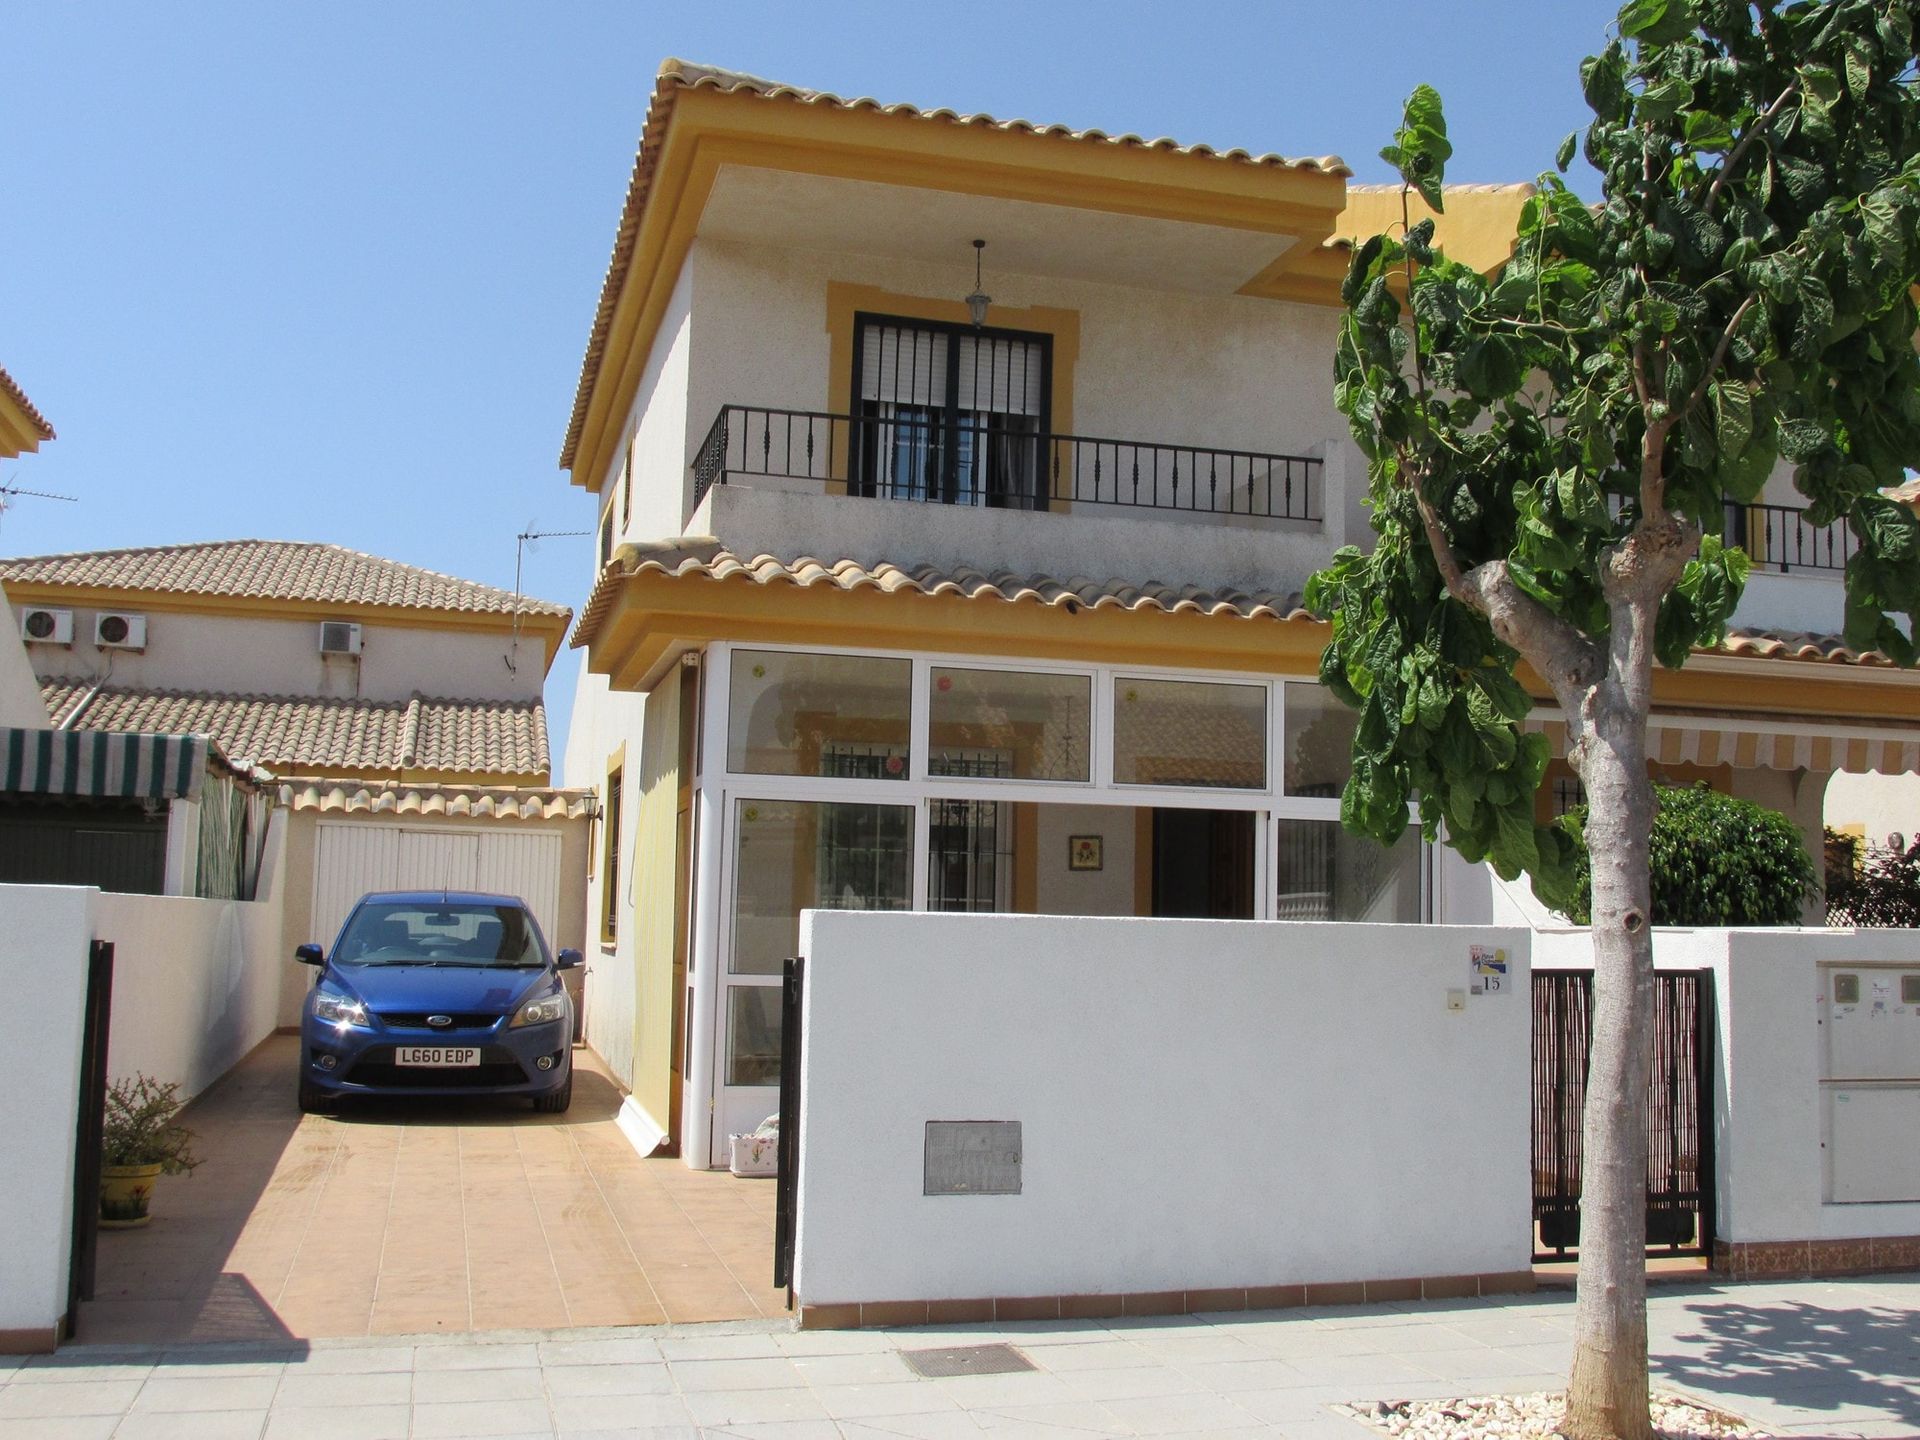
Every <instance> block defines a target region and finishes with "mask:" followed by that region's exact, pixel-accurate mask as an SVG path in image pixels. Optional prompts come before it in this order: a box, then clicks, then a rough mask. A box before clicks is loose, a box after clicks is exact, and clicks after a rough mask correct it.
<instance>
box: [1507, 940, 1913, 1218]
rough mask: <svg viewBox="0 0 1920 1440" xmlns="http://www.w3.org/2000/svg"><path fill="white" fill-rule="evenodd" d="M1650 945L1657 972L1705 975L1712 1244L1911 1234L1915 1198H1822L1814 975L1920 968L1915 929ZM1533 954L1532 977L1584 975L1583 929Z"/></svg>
mask: <svg viewBox="0 0 1920 1440" xmlns="http://www.w3.org/2000/svg"><path fill="white" fill-rule="evenodd" d="M1653 946H1654V964H1655V966H1656V968H1658V969H1661V970H1711V971H1712V972H1713V988H1714V997H1713V1003H1714V1029H1715V1036H1714V1072H1715V1075H1714V1080H1715V1084H1714V1151H1715V1167H1714V1169H1715V1176H1716V1183H1717V1186H1718V1194H1717V1196H1716V1209H1717V1214H1716V1216H1715V1225H1714V1229H1715V1234H1716V1238H1717V1239H1719V1240H1721V1241H1724V1242H1727V1243H1730V1244H1745V1243H1754V1242H1763V1241H1783V1240H1784V1241H1805V1240H1856V1239H1866V1238H1874V1237H1894V1236H1913V1235H1920V1202H1914V1203H1892V1202H1881V1203H1866V1204H1858V1203H1856V1204H1834V1203H1830V1202H1828V1201H1827V1199H1826V1155H1825V1148H1824V1144H1823V1135H1822V1117H1821V1104H1822V1096H1821V1085H1820V1081H1821V1076H1822V1073H1823V1064H1822V1059H1821V1055H1822V1048H1821V1047H1822V1042H1823V1037H1822V1033H1821V1030H1820V1013H1821V1008H1822V999H1823V996H1824V994H1825V990H1824V987H1823V983H1822V975H1821V971H1820V968H1819V967H1820V966H1822V965H1840V966H1870V965H1876V964H1880V965H1902V966H1911V967H1920V931H1914V930H1825V929H1781V930H1724V929H1699V930H1680V929H1661V930H1657V931H1655V932H1654V941H1653ZM1533 949H1534V965H1535V968H1537V969H1540V970H1590V969H1592V968H1593V951H1592V948H1591V941H1590V940H1589V938H1588V934H1587V932H1586V931H1585V930H1574V929H1565V930H1558V931H1552V932H1542V933H1540V934H1538V935H1536V936H1534V943H1533ZM1905 1143H1913V1142H1912V1137H1908V1139H1907V1141H1906V1142H1905Z"/></svg>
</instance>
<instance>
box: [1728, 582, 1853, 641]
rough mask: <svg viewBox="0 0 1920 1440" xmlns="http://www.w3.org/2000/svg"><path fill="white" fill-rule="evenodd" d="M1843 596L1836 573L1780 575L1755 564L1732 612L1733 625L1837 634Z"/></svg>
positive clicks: (1844, 604) (1843, 610)
mask: <svg viewBox="0 0 1920 1440" xmlns="http://www.w3.org/2000/svg"><path fill="white" fill-rule="evenodd" d="M1846 608H1847V597H1846V590H1845V587H1844V586H1843V585H1842V584H1841V581H1840V577H1839V575H1837V574H1822V573H1819V572H1811V573H1806V572H1803V573H1798V574H1790V575H1782V574H1780V573H1779V572H1778V571H1777V570H1769V569H1766V568H1764V567H1762V566H1759V565H1756V566H1754V567H1753V569H1752V570H1751V571H1749V572H1748V574H1747V588H1746V589H1745V590H1743V591H1742V592H1741V594H1740V604H1739V605H1738V606H1737V607H1736V608H1735V610H1734V612H1733V623H1734V624H1735V625H1754V626H1758V627H1760V628H1762V629H1767V630H1786V631H1789V632H1792V633H1794V634H1799V633H1801V632H1803V631H1810V632H1812V633H1813V634H1816V635H1837V634H1839V633H1840V630H1841V628H1842V627H1843V626H1844V625H1845V624H1846V618H1847V615H1846Z"/></svg>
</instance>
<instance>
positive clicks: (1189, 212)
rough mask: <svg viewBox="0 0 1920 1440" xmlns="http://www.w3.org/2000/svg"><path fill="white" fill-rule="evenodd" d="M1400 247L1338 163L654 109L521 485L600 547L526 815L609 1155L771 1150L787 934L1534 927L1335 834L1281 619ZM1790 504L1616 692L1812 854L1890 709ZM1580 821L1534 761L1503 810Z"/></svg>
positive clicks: (662, 89)
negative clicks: (586, 1006)
mask: <svg viewBox="0 0 1920 1440" xmlns="http://www.w3.org/2000/svg"><path fill="white" fill-rule="evenodd" d="M1528 193H1529V191H1528V189H1527V187H1524V186H1466V187H1460V188H1459V189H1458V190H1456V191H1454V192H1450V193H1449V196H1448V202H1447V209H1446V214H1445V216H1444V217H1443V218H1442V221H1441V230H1440V239H1441V242H1442V243H1443V244H1445V245H1446V246H1447V247H1448V249H1449V251H1450V253H1452V254H1453V255H1454V256H1455V257H1456V258H1461V259H1466V260H1469V261H1470V262H1471V263H1474V264H1476V265H1478V266H1480V267H1482V268H1492V267H1493V266H1496V265H1498V264H1499V263H1500V262H1501V260H1502V259H1503V258H1504V250H1503V249H1502V247H1503V245H1504V243H1505V241H1504V239H1503V237H1505V236H1509V235H1510V234H1511V233H1512V229H1511V222H1512V218H1513V213H1514V210H1515V207H1517V206H1518V205H1520V204H1522V203H1524V201H1525V199H1526V197H1527V195H1528ZM1397 205H1398V197H1397V194H1394V193H1392V192H1388V191H1384V190H1379V189H1370V188H1368V187H1363V186H1356V185H1351V184H1349V183H1348V171H1347V169H1346V167H1345V166H1344V165H1343V164H1341V162H1340V161H1338V160H1337V159H1331V158H1322V159H1288V158H1283V157H1281V156H1278V155H1255V154H1250V153H1248V152H1246V151H1243V150H1219V151H1216V150H1212V149H1209V148H1207V147H1204V146H1196V145H1180V144H1176V143H1174V142H1172V141H1169V140H1151V141H1149V140H1142V139H1140V138H1139V137H1137V136H1130V135H1123V136H1113V135H1108V134H1105V133H1103V132H1100V131H1097V130H1086V131H1073V130H1068V129H1066V128H1064V127H1060V126H1045V125H1038V124H1033V123H1030V122H1027V121H1020V120H1015V121H1001V120H995V119H992V118H991V117H987V116H982V115H959V114H956V113H955V112H953V111H951V110H922V109H919V108H916V107H914V106H910V105H882V104H879V103H877V102H874V101H871V100H864V99H862V100H844V99H841V98H839V97H836V96H833V95H829V94H822V93H819V92H815V91H811V90H805V89H800V88H796V87H793V86H787V85H779V84H774V83H771V82H769V81H765V80H760V79H756V78H753V77H750V76H746V75H739V74H734V73H730V72H727V71H723V70H715V69H710V68H706V67H702V66H696V65H690V64H686V63H683V62H680V61H672V60H670V61H668V62H667V63H666V64H665V65H663V66H662V67H661V69H660V71H659V75H658V79H657V82H656V85H655V88H654V91H653V96H652V103H651V106H650V108H649V110H648V113H647V116H646V120H645V126H644V131H643V133H642V136H641V140H640V145H639V151H638V155H637V157H636V159H635V163H634V168H633V175H632V181H631V184H630V187H629V190H628V193H627V197H626V202H625V206H624V209H623V211H622V213H621V216H620V221H619V226H618V230H617V232H616V236H615V241H614V248H613V256H612V261H611V264H610V266H609V269H608V272H607V275H606V280H605V284H604V288H603V290H602V293H601V297H600V302H599V307H598V310H597V312H596V314H595V316H594V318H593V322H592V328H591V333H590V337H589V341H588V345H587V352H586V358H585V363H584V366H583V369H582V373H581V377H580V382H579V389H578V393H577V395H576V398H575V402H574V408H573V413H572V416H571V418H570V420H569V422H568V425H567V430H566V438H565V443H564V447H563V450H562V454H561V465H562V467H563V468H564V469H566V470H567V471H569V472H570V474H571V478H572V481H573V483H574V484H576V485H578V486H580V487H582V488H583V489H584V490H586V491H587V492H588V493H589V494H590V495H592V496H593V497H594V498H595V502H596V504H597V507H598V521H597V533H598V537H599V539H598V545H597V551H596V571H595V578H594V582H593V587H592V591H591V595H590V598H589V599H588V601H587V603H586V606H585V608H584V611H583V613H582V615H581V617H580V621H579V625H578V628H577V629H576V630H575V632H574V635H573V643H574V644H575V645H578V646H583V647H585V649H586V652H587V656H586V661H587V663H586V665H585V667H584V670H583V673H582V678H581V681H580V688H579V692H578V695H577V698H576V701H575V706H574V710H573V720H572V726H571V730H570V734H569V736H568V741H567V757H566V758H567V766H566V774H567V778H568V780H569V781H570V782H572V783H575V784H592V785H594V786H595V787H596V788H598V789H599V790H600V791H601V794H602V797H603V798H602V806H603V809H604V812H605V815H606V824H605V825H604V827H603V828H602V830H601V833H600V841H599V845H598V847H597V850H596V854H595V856H594V859H593V866H592V878H591V882H590V885H589V901H588V904H589V911H590V921H589V924H590V929H591V930H592V931H593V932H594V934H593V938H594V939H595V940H597V941H598V942H599V947H600V948H599V955H600V959H599V962H598V963H599V969H600V974H599V976H598V978H597V980H596V984H597V985H598V986H599V988H598V990H597V991H596V997H597V1003H596V1005H595V1006H594V1007H593V1009H592V1010H591V1012H590V1014H589V1016H588V1030H589V1037H590V1038H591V1039H592V1040H593V1042H594V1044H595V1045H596V1047H597V1048H599V1049H600V1051H601V1052H602V1053H603V1054H604V1055H605V1056H607V1058H608V1059H609V1061H610V1062H611V1063H612V1064H613V1066H614V1068H615V1069H616V1070H617V1071H618V1073H619V1074H620V1075H621V1077H622V1078H623V1079H624V1080H626V1081H627V1082H628V1083H629V1084H630V1085H631V1087H632V1091H633V1094H632V1097H631V1099H630V1100H629V1102H628V1109H627V1115H626V1119H627V1122H628V1128H629V1130H630V1133H633V1134H635V1135H636V1137H637V1138H638V1139H640V1140H641V1141H642V1142H643V1143H647V1144H651V1143H653V1142H654V1141H655V1140H658V1141H662V1142H664V1143H665V1144H666V1145H667V1146H668V1147H677V1149H678V1152H679V1153H680V1154H681V1155H682V1156H683V1157H684V1158H685V1160H686V1161H687V1163H689V1164H692V1165H696V1166H704V1165H710V1164H716V1163H722V1162H723V1159H724V1155H725V1150H726V1141H727V1136H728V1135H729V1134H730V1133H733V1132H738V1131H744V1130H748V1129H751V1128H752V1127H753V1125H754V1124H755V1123H756V1122H758V1121H759V1120H760V1119H761V1118H762V1117H764V1116H766V1115H767V1114H768V1113H770V1112H771V1111H772V1110H773V1109H774V1108H775V1103H776V1098H777V1090H776V1085H777V1080H778V1076H779V1067H780V1050H781V1043H780V1041H781V1029H780V1016H781V1005H780V997H781V964H782V961H783V960H784V959H785V958H786V957H788V956H790V955H792V954H794V953H795V951H796V948H797V944H798V924H799V916H800V912H801V911H802V910H804V909H807V908H810V907H811V908H822V909H835V908H839V909H874V910H907V909H915V910H922V909H924V910H948V911H971V912H1038V913H1051V914H1058V915H1079V916H1210V917H1229V918H1232V917H1242V918H1250V919H1288V918H1298V919H1325V920H1391V921H1400V922H1405V923H1408V924H1422V923H1433V922H1441V921H1446V922H1462V923H1476V924H1484V923H1488V922H1493V921H1502V922H1511V921H1514V920H1516V919H1517V920H1521V921H1533V922H1540V921H1543V920H1544V917H1543V916H1542V915H1541V914H1540V912H1539V910H1538V907H1537V906H1536V905H1535V904H1534V902H1533V901H1532V898H1531V896H1530V894H1526V893H1523V892H1521V891H1514V890H1509V889H1508V887H1505V886H1503V885H1501V884H1499V883H1498V882H1497V880H1496V879H1495V878H1494V877H1493V876H1492V875H1491V872H1489V871H1487V870H1485V869H1484V868H1481V867H1475V866H1468V865H1466V864H1464V863H1463V862H1461V861H1460V860H1459V859H1458V857H1457V856H1453V855H1451V854H1450V853H1441V852H1436V851H1433V850H1431V849H1430V848H1429V847H1426V846H1424V845H1423V844H1422V843H1421V840H1420V838H1419V835H1418V833H1417V832H1414V831H1410V832H1409V834H1408V836H1407V837H1406V838H1405V839H1404V840H1403V841H1401V842H1400V844H1398V845H1397V846H1395V847H1394V848H1392V849H1391V850H1382V849H1380V848H1378V847H1376V846H1374V845H1372V844H1371V843H1368V842H1362V841H1358V840H1356V839H1354V838H1353V837H1352V836H1350V835H1348V834H1346V833H1345V832H1344V831H1343V830H1342V829H1341V827H1340V825H1339V821H1338V816H1339V799H1338V796H1339V792H1340V788H1341V786H1342V784H1343V783H1344V781H1345V779H1346V776H1347V769H1348V753H1349V740H1350V737H1351V730H1352V719H1351V716H1350V714H1349V713H1348V712H1347V711H1345V710H1344V709H1343V708H1342V707H1341V706H1340V705H1338V704H1337V703H1336V702H1334V701H1333V700H1332V698H1331V697H1330V696H1328V695H1327V694H1326V692H1325V691H1324V690H1322V689H1321V687H1320V686H1319V685H1318V684H1317V682H1316V674H1317V658H1318V655H1319V651H1320V649H1321V647H1322V644H1323V642H1324V637H1325V629H1324V627H1323V625H1322V624H1321V622H1319V621H1318V620H1316V619H1315V618H1314V617H1312V616H1311V615H1310V614H1308V613H1307V612H1306V611H1305V610H1304V609H1303V608H1302V607H1301V605H1300V602H1299V599H1298V595H1299V592H1300V590H1301V588H1302V586H1303V584H1304V582H1305V581H1306V579H1307V577H1308V575H1309V574H1310V573H1311V572H1312V571H1313V570H1314V569H1315V568H1317V567H1318V566H1320V565H1321V564H1322V563H1324V562H1325V560H1326V559H1327V558H1328V556H1329V555H1330V554H1331V553H1332V551H1333V549H1334V548H1335V547H1337V546H1339V545H1341V544H1346V543H1360V544H1364V543H1367V541H1368V540H1369V538H1370V532H1369V530H1368V528H1367V525H1366V515H1365V510H1364V506H1363V500H1364V493H1365V464H1364V461H1363V459H1362V457H1361V456H1360V455H1359V454H1358V452H1357V451H1356V449H1355V448H1354V446H1353V445H1352V443H1351V441H1350V439H1349V437H1348V433H1347V427H1346V424H1345V421H1344V420H1343V418H1342V417H1341V416H1340V415H1339V413H1338V412H1337V410H1336V409H1335V406H1334V402H1333V395H1332V386H1331V384H1330V380H1329V376H1330V366H1331V364H1332V360H1331V357H1332V354H1333V349H1334V343H1335V335H1336V329H1337V324H1338V319H1339V315H1340V302H1339V288H1340V282H1341V279H1342V277H1343V275H1344V273H1345V270H1346V267H1347V263H1348V256H1349V250H1350V245H1351V237H1353V236H1355V235H1358V234H1361V233H1369V232H1370V231H1371V230H1372V229H1373V228H1374V227H1375V225H1376V224H1377V223H1378V222H1379V220H1380V219H1381V218H1382V217H1383V216H1384V214H1385V212H1386V211H1387V209H1388V207H1389V206H1392V207H1397ZM1394 213H1395V214H1397V208H1395V211H1394ZM979 242H984V244H981V243H979ZM1796 504H1797V502H1796V500H1795V497H1794V492H1793V490H1792V487H1791V484H1790V483H1789V477H1788V476H1786V475H1785V474H1784V473H1783V474H1781V475H1777V476H1775V477H1774V478H1773V479H1772V481H1771V482H1770V483H1769V486H1768V488H1767V490H1766V492H1765V494H1764V496H1763V499H1762V502H1761V503H1757V504H1754V505H1750V506H1736V507H1730V509H1729V512H1728V516H1727V534H1728V535H1729V536H1730V537H1733V538H1735V539H1737V540H1738V541H1739V542H1740V543H1744V544H1745V545H1746V546H1747V547H1748V549H1749V551H1750V553H1751V554H1752V555H1753V557H1754V560H1755V565H1754V574H1753V578H1752V582H1751V584H1750V586H1749V588H1748V591H1747V595H1746V598H1745V600H1744V602H1743V604H1742V607H1741V611H1740V614H1739V616H1738V623H1737V628H1736V629H1735V630H1734V632H1733V633H1732V634H1731V635H1730V637H1729V639H1728V641H1727V642H1726V644H1725V645H1724V646H1723V647H1722V648H1720V649H1719V650H1717V651H1714V652H1712V653H1705V654H1701V655H1699V656H1697V657H1695V659H1694V661H1693V663H1691V664H1690V665H1689V666H1688V667H1687V668H1686V669H1685V670H1684V671H1682V672H1671V673H1664V672H1663V673H1662V674H1661V675H1660V676H1659V677H1658V683H1657V688H1656V707H1657V713H1656V715H1655V717H1654V721H1653V724H1654V735H1653V737H1652V749H1653V753H1654V755H1655V757H1656V759H1655V764H1656V766H1657V768H1658V769H1659V771H1660V772H1661V774H1662V775H1663V776H1664V777H1666V778H1668V779H1674V780H1688V781H1691V780H1705V781H1707V782H1709V783H1711V784H1713V785H1716V786H1719V787H1722V788H1724V789H1726V790H1728V791H1731V792H1733V793H1736V794H1739V795H1743V796H1747V797H1749V798H1752V799H1756V800H1759V801H1762V802H1764V803H1766V804H1769V805H1772V806H1774V807H1775V808H1778V809H1781V810H1783V811H1785V812H1786V813H1788V814H1789V815H1791V816H1792V817H1793V818H1794V820H1795V821H1796V823H1797V824H1799V825H1800V826H1801V828H1802V830H1803V831H1804V832H1805V833H1806V835H1807V836H1808V837H1809V839H1810V840H1811V841H1814V842H1816V843H1817V838H1818V835H1819V830H1820V825H1821V807H1822V798H1823V796H1824V793H1825V790H1826V786H1827V782H1828V780H1829V778H1830V777H1831V776H1832V775H1834V774H1835V773H1838V772H1854V773H1866V772H1879V773H1883V774H1894V773H1907V772H1911V771H1913V770H1915V769H1916V768H1920V765H1917V764H1916V762H1917V761H1920V724H1916V717H1920V689H1916V683H1920V680H1917V677H1916V676H1914V675H1912V674H1910V673H1907V672H1904V671H1901V670H1899V669H1897V668H1895V667H1894V666H1892V665H1890V664H1888V663H1886V662H1885V661H1884V660H1883V659H1882V658H1881V657H1879V656H1876V655H1872V654H1861V653H1856V652H1855V651H1853V650H1851V649H1849V648H1848V647H1847V646H1846V645H1845V644H1843V643H1842V642H1841V640H1840V639H1839V638H1837V632H1838V631H1839V630H1840V628H1841V620H1842V594H1841V584H1840V573H1841V567H1843V566H1844V564H1845V561H1846V557H1847V551H1848V543H1849V542H1848V536H1847V533H1846V531H1845V527H1844V526H1831V527H1815V526H1812V525H1810V524H1809V523H1808V522H1807V521H1806V519H1805V516H1804V514H1803V513H1802V511H1800V510H1799V509H1798V508H1796ZM1542 702H1543V703H1542V705H1541V707H1540V708H1539V709H1538V710H1537V711H1536V712H1535V723H1536V724H1537V725H1539V726H1540V727H1542V728H1543V729H1544V730H1545V731H1546V733H1547V734H1548V735H1549V736H1551V737H1552V739H1553V740H1554V742H1555V744H1556V745H1558V746H1563V745H1564V734H1563V728H1564V727H1563V726H1562V724H1561V723H1560V721H1559V719H1558V717H1557V716H1556V714H1555V712H1554V710H1553V709H1552V707H1551V705H1550V703H1547V697H1545V696H1544V695H1543V696H1542ZM1578 798H1579V795H1578V787H1577V786H1576V785H1575V783H1574V777H1573V775H1572V772H1571V771H1570V769H1569V768H1568V767H1567V766H1566V764H1565V763H1564V760H1561V761H1557V762H1556V764H1555V767H1554V770H1553V773H1552V776H1551V777H1550V780H1549V782H1548V784H1547V785H1546V786H1545V787H1544V789H1543V793H1542V795H1541V799H1540V804H1541V807H1542V810H1543V812H1551V810H1553V809H1554V808H1561V807H1564V806H1565V805H1567V804H1570V803H1574V802H1575V801H1577V800H1578ZM1180 959H1181V957H1179V956H1176V955H1169V956H1168V957H1166V963H1167V964H1169V965H1177V964H1179V963H1180ZM616 992H617V993H616ZM1094 998H1095V997H1091V996H1090V997H1089V1001H1090V1009H1091V1008H1094V1007H1092V1005H1091V1002H1092V1001H1093V1000H1094ZM889 1023H891V1024H893V1025H896V1026H908V1027H914V1026H928V1027H935V1028H937V1027H938V1026H939V1025H940V1024H941V1018H940V1016H939V1015H938V1014H923V1015H916V1014H912V1013H895V1014H893V1015H892V1016H891V1019H890V1022H889Z"/></svg>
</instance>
